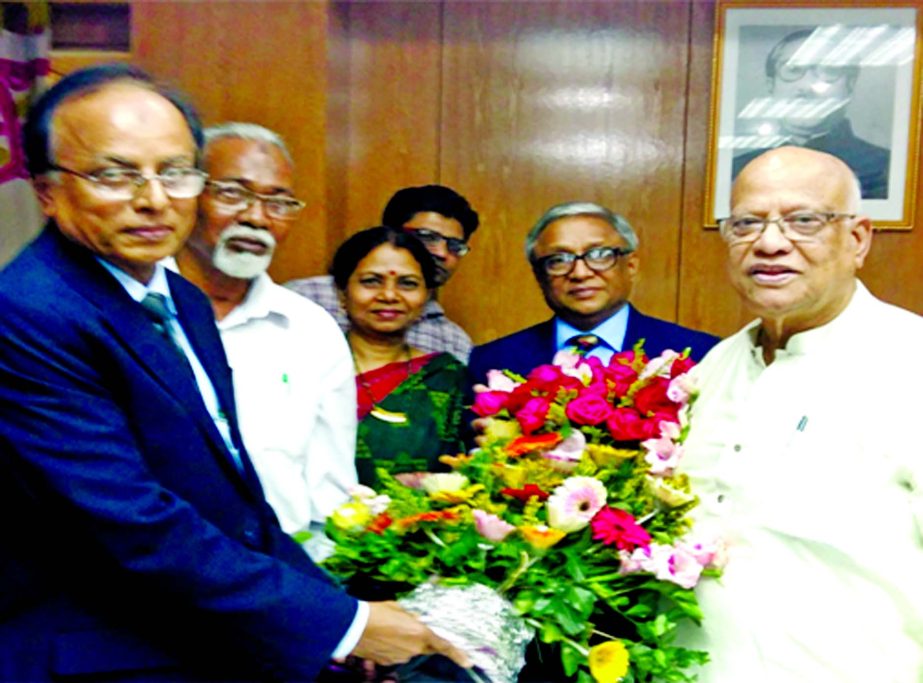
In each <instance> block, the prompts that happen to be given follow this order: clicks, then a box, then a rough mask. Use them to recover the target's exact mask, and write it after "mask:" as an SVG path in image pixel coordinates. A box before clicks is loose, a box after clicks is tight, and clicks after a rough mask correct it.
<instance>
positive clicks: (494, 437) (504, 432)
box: [484, 418, 522, 442]
mask: <svg viewBox="0 0 923 683" xmlns="http://www.w3.org/2000/svg"><path fill="white" fill-rule="evenodd" d="M520 434H522V430H521V429H520V428H519V423H518V422H516V420H500V419H496V418H494V419H491V420H489V421H488V422H487V427H486V428H485V429H484V436H485V437H486V438H487V441H488V442H493V441H502V440H506V439H515V438H516V437H517V436H519V435H520Z"/></svg>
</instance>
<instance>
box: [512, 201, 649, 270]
mask: <svg viewBox="0 0 923 683" xmlns="http://www.w3.org/2000/svg"><path fill="white" fill-rule="evenodd" d="M571 216H596V217H598V218H602V219H603V220H604V221H606V222H607V223H608V224H609V225H611V226H612V227H613V229H615V231H616V232H617V233H618V234H619V235H621V236H622V239H623V240H625V246H626V248H627V249H628V251H634V250H635V249H637V248H638V235H637V234H636V233H635V229H634V228H633V227H631V223H629V222H628V220H627V219H626V218H625V217H624V216H620V215H619V214H617V213H613V212H612V211H610V210H609V209H607V208H606V207H605V206H602V205H601V204H596V203H594V202H564V203H563V204H555V205H554V206H552V207H551V208H550V209H548V210H547V211H546V212H545V213H543V214H542V217H541V218H539V219H538V222H536V224H535V225H533V226H532V229H531V230H530V231H529V234H528V235H527V236H526V258H528V259H529V261H530V262H531V261H532V257H533V255H534V252H535V243H536V242H538V238H539V236H540V235H541V234H542V233H543V232H544V231H545V228H547V227H548V226H549V225H550V224H551V223H553V222H554V221H556V220H560V219H561V218H570V217H571Z"/></svg>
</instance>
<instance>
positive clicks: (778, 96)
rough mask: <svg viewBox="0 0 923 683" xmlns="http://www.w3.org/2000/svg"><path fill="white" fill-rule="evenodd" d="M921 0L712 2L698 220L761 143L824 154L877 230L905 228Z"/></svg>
mask: <svg viewBox="0 0 923 683" xmlns="http://www.w3.org/2000/svg"><path fill="white" fill-rule="evenodd" d="M920 15H921V9H920V7H919V3H917V2H914V3H912V4H911V3H908V2H904V3H902V2H895V3H881V2H850V3H849V4H846V3H838V2H823V3H821V2H813V3H808V2H804V3H802V2H786V3H780V2H743V1H740V0H725V1H720V0H719V2H718V6H717V8H716V25H717V28H716V31H715V53H714V54H715V56H714V73H713V80H712V82H713V89H712V107H711V119H710V136H709V153H708V177H707V179H706V199H705V224H706V225H707V226H714V225H716V224H717V220H718V219H720V218H722V217H724V216H727V215H728V214H729V212H730V194H731V184H732V182H733V181H734V178H735V177H736V176H737V174H738V173H739V172H740V170H741V169H742V168H743V167H744V166H745V165H746V164H747V163H748V162H749V161H750V160H751V159H754V158H755V157H757V156H759V155H760V154H762V153H763V152H765V151H766V150H768V149H773V148H775V147H781V146H783V145H798V146H802V147H808V148H812V149H817V150H820V151H824V152H828V153H830V154H833V155H835V156H837V157H839V158H840V159H842V160H843V161H844V162H846V164H847V165H849V167H850V168H852V170H853V171H854V172H855V174H856V176H857V177H858V179H859V182H860V185H861V187H862V206H863V211H864V212H865V213H867V214H868V215H869V216H870V217H871V218H872V220H873V222H874V223H875V225H876V227H879V228H890V229H905V230H906V229H910V228H911V227H912V225H913V210H914V206H915V201H916V181H917V149H918V142H919V138H918V135H919V119H920V61H921V46H920V27H921V16H920Z"/></svg>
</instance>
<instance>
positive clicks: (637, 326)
mask: <svg viewBox="0 0 923 683" xmlns="http://www.w3.org/2000/svg"><path fill="white" fill-rule="evenodd" d="M626 305H627V306H628V324H627V325H626V326H625V341H623V342H622V351H631V350H632V349H633V348H634V346H635V344H637V343H638V340H639V339H644V338H646V337H647V329H646V328H647V326H646V325H645V320H644V319H645V317H646V316H644V315H642V314H641V313H638V309H636V308H635V307H634V306H632V305H631V304H626ZM645 351H646V349H645Z"/></svg>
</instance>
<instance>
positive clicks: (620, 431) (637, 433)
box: [606, 408, 651, 441]
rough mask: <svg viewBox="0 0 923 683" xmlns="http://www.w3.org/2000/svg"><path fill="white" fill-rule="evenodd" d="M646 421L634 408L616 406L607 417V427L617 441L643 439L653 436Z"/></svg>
mask: <svg viewBox="0 0 923 683" xmlns="http://www.w3.org/2000/svg"><path fill="white" fill-rule="evenodd" d="M645 422H646V420H645V419H644V418H643V417H641V415H640V414H639V413H638V411H637V410H635V409H634V408H616V409H615V410H613V411H612V413H611V414H610V415H609V417H608V418H606V427H608V429H609V433H610V434H611V435H612V438H613V439H615V440H616V441H641V440H642V439H648V438H650V436H651V435H650V433H649V429H648V427H647V426H646V425H645V424H644V423H645Z"/></svg>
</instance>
